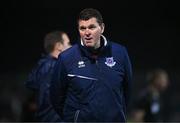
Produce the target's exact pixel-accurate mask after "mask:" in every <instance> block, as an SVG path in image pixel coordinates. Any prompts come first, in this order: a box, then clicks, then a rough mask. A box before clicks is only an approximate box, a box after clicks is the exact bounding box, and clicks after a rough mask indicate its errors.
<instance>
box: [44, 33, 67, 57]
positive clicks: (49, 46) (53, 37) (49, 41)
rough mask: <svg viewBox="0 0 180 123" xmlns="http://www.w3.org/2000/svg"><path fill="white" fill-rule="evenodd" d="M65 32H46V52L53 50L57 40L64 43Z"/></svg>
mask: <svg viewBox="0 0 180 123" xmlns="http://www.w3.org/2000/svg"><path fill="white" fill-rule="evenodd" d="M63 34H65V32H63V31H52V32H49V33H47V34H46V36H45V38H44V49H45V51H46V53H50V52H52V50H53V49H54V46H55V44H56V43H57V42H60V43H62V44H63V38H62V35H63Z"/></svg>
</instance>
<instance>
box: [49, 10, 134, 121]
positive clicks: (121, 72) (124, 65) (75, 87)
mask: <svg viewBox="0 0 180 123" xmlns="http://www.w3.org/2000/svg"><path fill="white" fill-rule="evenodd" d="M78 30H79V33H80V37H81V39H80V41H79V44H76V45H74V46H73V47H72V48H71V49H69V50H67V51H66V52H64V53H62V54H61V55H60V56H59V59H58V62H57V65H56V67H55V71H54V75H53V80H52V83H51V87H50V98H51V100H52V104H53V106H54V108H55V110H56V111H57V112H58V113H59V115H60V116H61V117H62V119H63V120H64V121H65V122H123V121H126V104H127V98H128V93H129V86H130V81H131V71H132V70H131V64H130V61H129V57H128V54H127V51H126V49H125V47H124V46H121V45H119V44H116V43H113V42H110V41H108V40H107V39H106V38H105V37H104V36H103V35H102V33H103V32H104V23H103V19H102V16H101V14H100V13H99V11H97V10H96V9H92V8H87V9H84V10H82V11H81V12H80V15H79V18H78Z"/></svg>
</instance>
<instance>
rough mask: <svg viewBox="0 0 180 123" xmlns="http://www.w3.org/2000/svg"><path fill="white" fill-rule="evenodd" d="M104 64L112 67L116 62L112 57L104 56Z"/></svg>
mask: <svg viewBox="0 0 180 123" xmlns="http://www.w3.org/2000/svg"><path fill="white" fill-rule="evenodd" d="M105 64H106V65H107V66H108V67H113V66H114V65H115V64H116V62H115V61H114V59H113V57H109V58H106V62H105Z"/></svg>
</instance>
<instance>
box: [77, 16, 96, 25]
mask: <svg viewBox="0 0 180 123" xmlns="http://www.w3.org/2000/svg"><path fill="white" fill-rule="evenodd" d="M92 24H93V25H97V24H98V22H97V19H96V18H94V17H93V18H90V19H89V20H79V26H89V25H92Z"/></svg>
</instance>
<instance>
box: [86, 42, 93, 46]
mask: <svg viewBox="0 0 180 123" xmlns="http://www.w3.org/2000/svg"><path fill="white" fill-rule="evenodd" d="M86 47H94V45H93V44H90V43H88V44H86Z"/></svg>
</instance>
